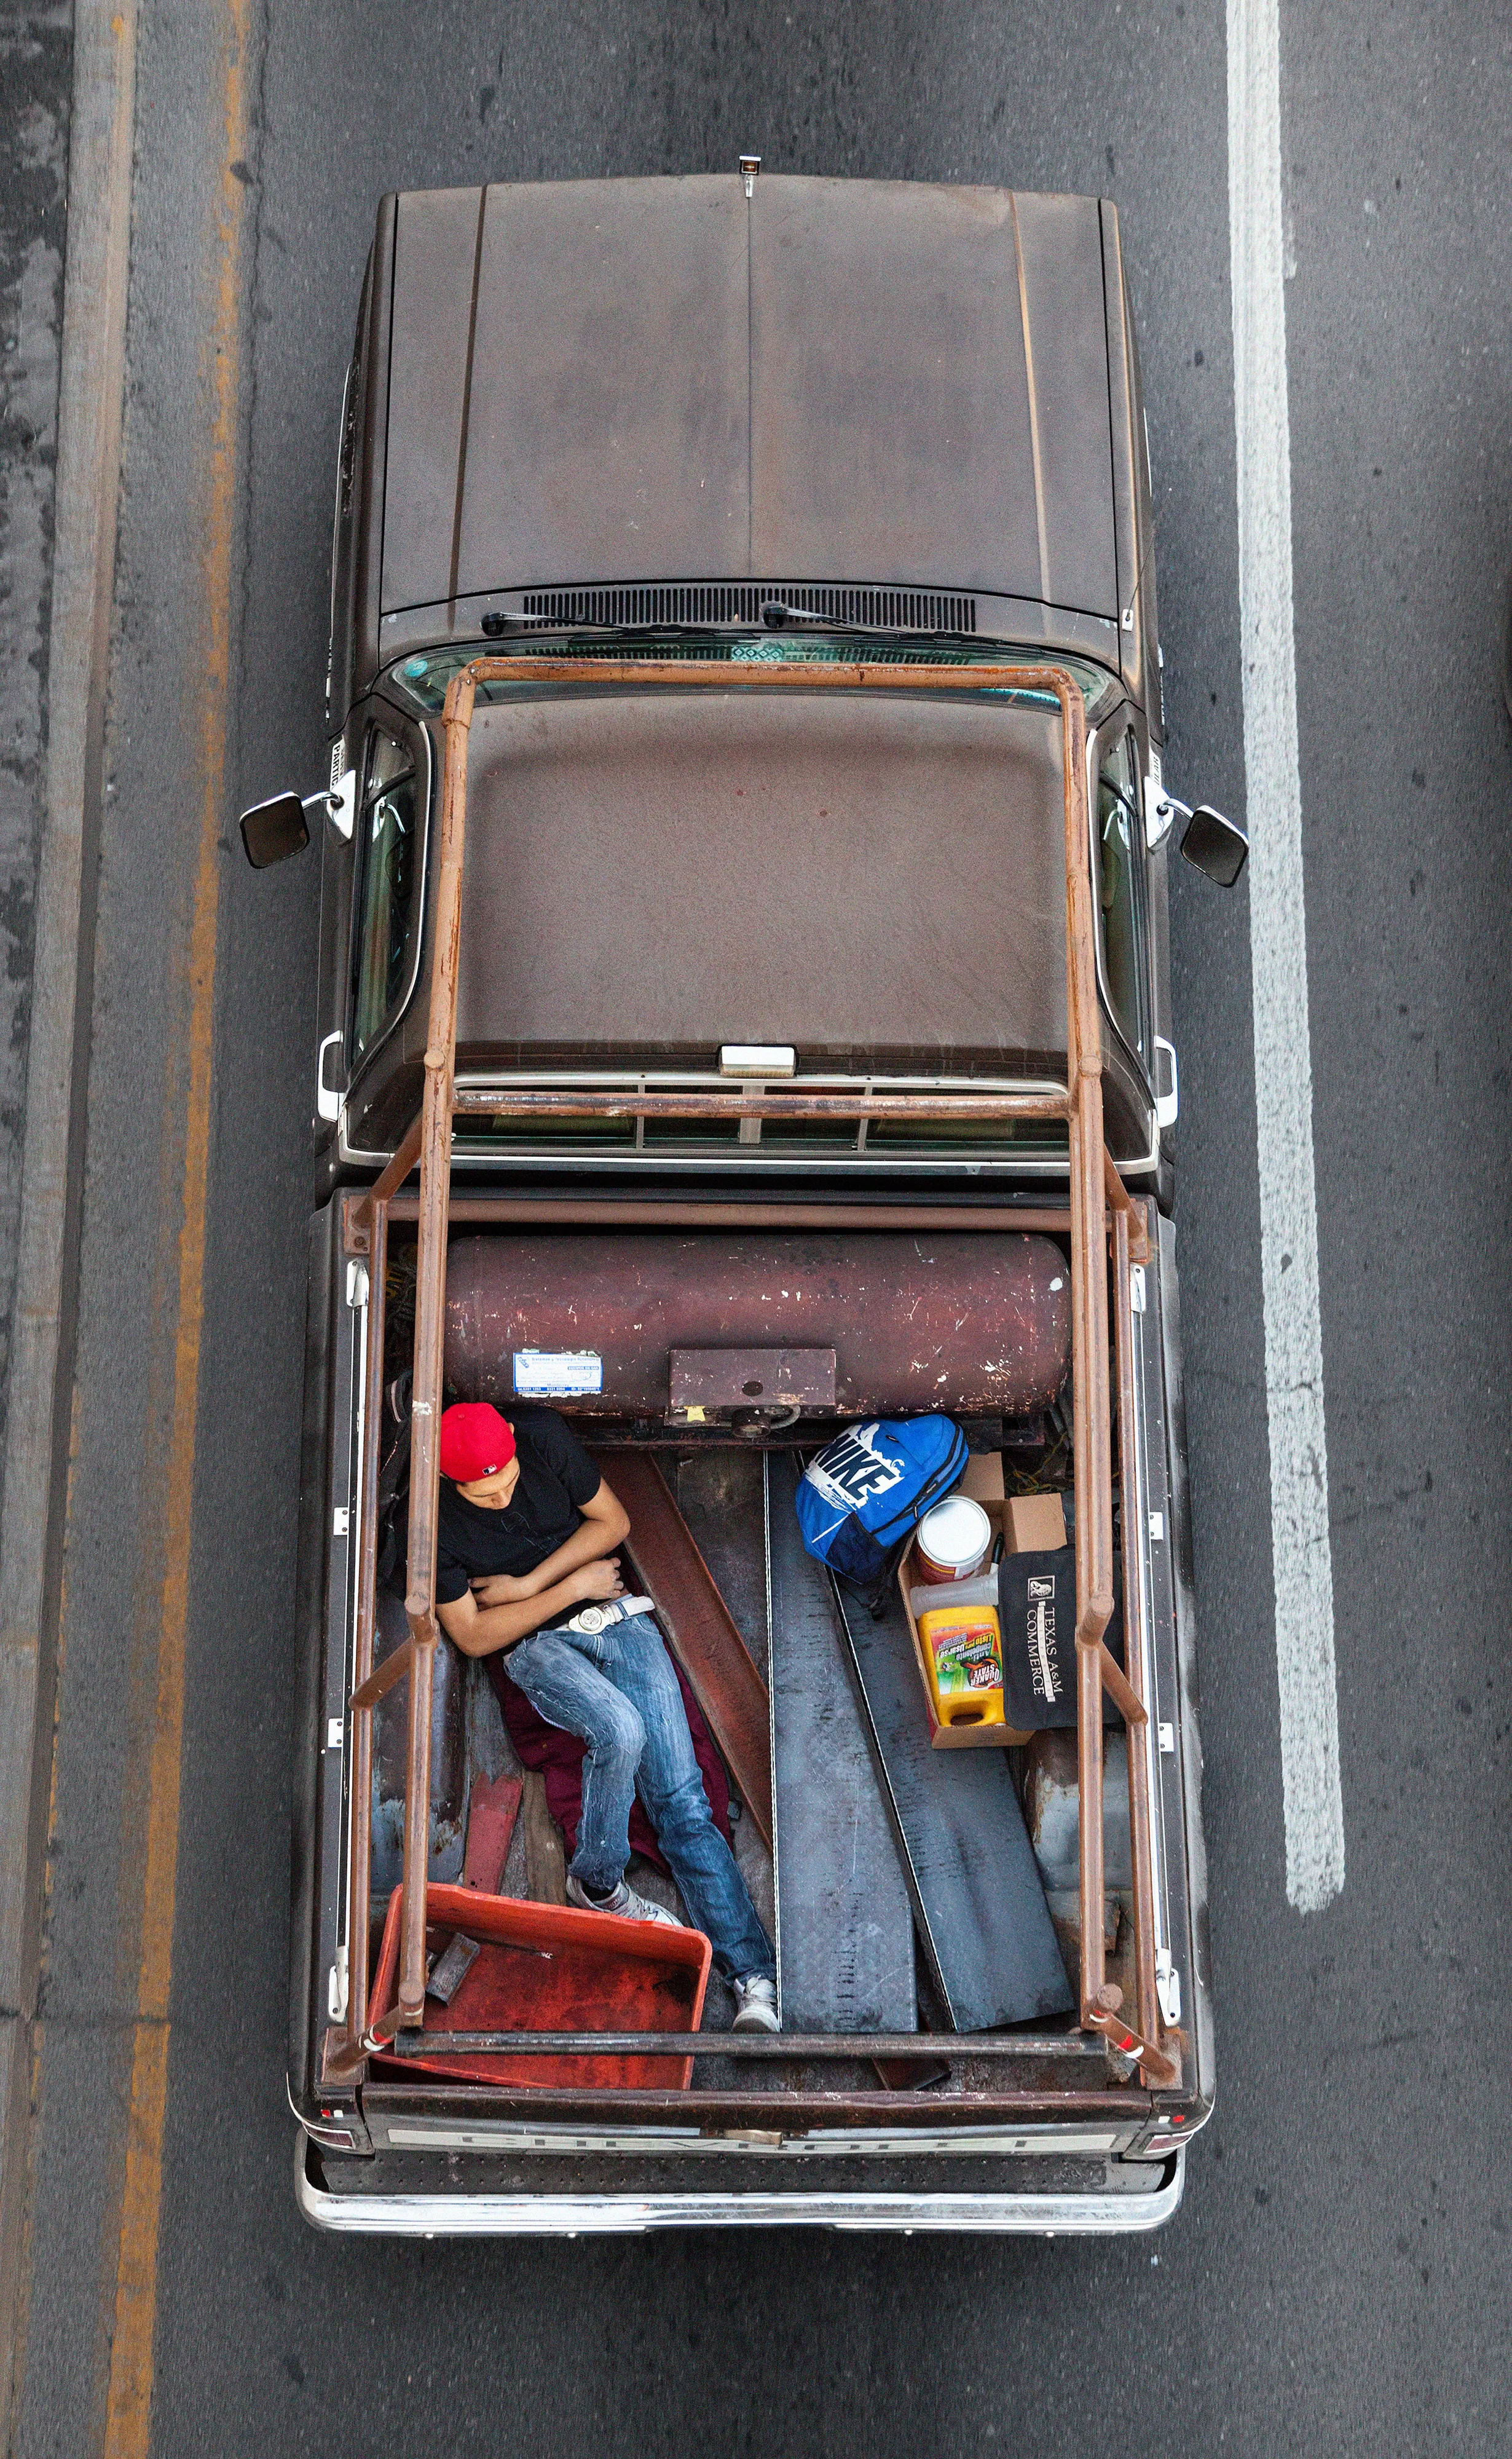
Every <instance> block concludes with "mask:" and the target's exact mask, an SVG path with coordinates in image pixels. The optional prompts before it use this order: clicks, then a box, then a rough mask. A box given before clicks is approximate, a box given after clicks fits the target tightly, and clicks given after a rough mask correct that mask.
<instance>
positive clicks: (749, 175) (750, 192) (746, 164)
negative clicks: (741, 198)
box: [740, 154, 761, 197]
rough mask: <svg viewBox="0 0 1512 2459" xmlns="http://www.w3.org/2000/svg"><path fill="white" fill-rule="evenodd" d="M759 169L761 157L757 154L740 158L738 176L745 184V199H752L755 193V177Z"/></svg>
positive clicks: (744, 155)
mask: <svg viewBox="0 0 1512 2459" xmlns="http://www.w3.org/2000/svg"><path fill="white" fill-rule="evenodd" d="M760 169H761V156H760V155H759V154H743V155H742V156H741V158H740V175H741V178H742V179H744V180H745V182H746V196H747V197H752V196H754V195H755V193H756V175H757V173H758V172H759V171H760Z"/></svg>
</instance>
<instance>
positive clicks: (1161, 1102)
mask: <svg viewBox="0 0 1512 2459" xmlns="http://www.w3.org/2000/svg"><path fill="white" fill-rule="evenodd" d="M1166 1076H1168V1077H1169V1079H1170V1091H1169V1092H1168V1093H1163V1092H1162V1091H1161V1084H1162V1082H1163V1080H1164V1079H1165V1078H1166ZM1180 1108H1181V1084H1180V1082H1179V1080H1178V1078H1177V1074H1176V1044H1175V1043H1174V1042H1173V1041H1167V1040H1166V1037H1165V1035H1164V1034H1160V1033H1157V1035H1156V1036H1155V1124H1156V1125H1157V1127H1158V1128H1159V1129H1160V1131H1161V1133H1162V1134H1163V1135H1164V1134H1165V1132H1166V1128H1167V1127H1173V1126H1174V1125H1175V1124H1176V1114H1177V1112H1178V1111H1179V1110H1180Z"/></svg>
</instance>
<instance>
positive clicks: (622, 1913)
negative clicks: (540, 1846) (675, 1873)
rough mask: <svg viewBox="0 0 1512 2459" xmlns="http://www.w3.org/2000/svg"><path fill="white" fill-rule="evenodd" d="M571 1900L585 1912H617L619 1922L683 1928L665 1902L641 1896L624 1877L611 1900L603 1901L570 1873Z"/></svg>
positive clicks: (569, 1889) (568, 1895)
mask: <svg viewBox="0 0 1512 2459" xmlns="http://www.w3.org/2000/svg"><path fill="white" fill-rule="evenodd" d="M567 1902H569V1903H570V1904H580V1905H581V1906H582V1909H583V1911H584V1912H585V1913H613V1914H614V1916H615V1919H616V1920H617V1921H643V1922H660V1923H661V1924H662V1928H663V1929H682V1928H683V1923H682V1922H680V1921H679V1919H678V1917H677V1915H676V1913H669V1912H668V1911H667V1909H666V1907H665V1905H664V1904H654V1903H653V1902H651V1899H650V1897H649V1896H638V1895H637V1894H636V1891H635V1889H634V1887H632V1886H631V1885H630V1883H629V1881H627V1880H625V1879H621V1880H620V1884H619V1885H618V1887H616V1889H615V1891H614V1894H613V1895H612V1896H611V1897H609V1899H608V1901H607V1902H603V1903H600V1902H599V1899H598V1898H597V1896H591V1895H590V1894H589V1893H588V1890H587V1888H586V1887H585V1886H584V1885H583V1883H582V1881H581V1880H579V1879H575V1878H574V1877H573V1876H572V1874H571V1873H570V1872H569V1873H568V1878H567Z"/></svg>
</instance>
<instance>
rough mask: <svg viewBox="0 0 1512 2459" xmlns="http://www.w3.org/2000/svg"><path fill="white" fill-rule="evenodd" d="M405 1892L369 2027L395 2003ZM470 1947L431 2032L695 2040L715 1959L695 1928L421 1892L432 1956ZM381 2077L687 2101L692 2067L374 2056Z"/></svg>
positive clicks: (393, 1916)
mask: <svg viewBox="0 0 1512 2459" xmlns="http://www.w3.org/2000/svg"><path fill="white" fill-rule="evenodd" d="M403 1904H404V1889H403V1888H402V1887H396V1888H395V1889H394V1891H393V1894H392V1895H391V1896H390V1897H389V1917H388V1919H387V1921H386V1922H385V1923H384V1934H383V1946H382V1948H381V1950H380V1952H379V1957H378V1969H377V1971H376V1973H375V1974H374V1976H373V1985H372V1993H371V2012H370V2014H369V2018H368V2020H369V2022H376V2021H377V2020H378V2018H379V2017H380V2016H382V2015H385V2014H387V2013H388V2011H389V2007H391V2006H392V2005H393V2003H394V2000H395V1997H396V1996H397V1994H398V1974H399V1931H400V1923H401V1922H402V1920H403V1917H404V1915H403ZM458 1929H459V1930H461V1931H463V1932H464V1934H465V1935H466V1936H467V1937H468V1938H475V1939H476V1940H477V1942H478V1944H479V1946H480V1947H481V1949H482V1952H481V1953H480V1954H479V1955H478V1956H477V1957H476V1958H475V1959H474V1961H473V1966H472V1969H471V1970H470V1971H469V1972H468V1974H467V1976H466V1978H465V1980H464V1981H463V1982H462V1985H461V1986H460V1988H459V1989H458V1990H457V1993H456V1995H455V1997H454V1998H453V1999H452V2004H451V2005H450V2007H441V2006H438V2005H437V2003H436V2001H435V2000H434V1999H433V1998H428V1999H427V2000H426V2002H425V2020H424V2029H425V2030H426V2031H427V2032H593V2031H606V2032H696V2031H697V2030H698V2029H699V2028H700V2025H701V2023H702V2020H703V2015H704V1991H705V1989H706V1988H707V1987H708V1977H709V1965H710V1964H711V1963H712V1961H713V1949H712V1948H711V1946H710V1945H709V1943H708V1940H707V1939H706V1938H705V1937H704V1933H703V1931H702V1930H696V1929H666V1928H664V1927H663V1926H662V1923H660V1922H632V1921H620V1920H618V1919H617V1918H616V1916H615V1915H614V1914H613V1913H589V1912H578V1911H577V1910H576V1909H574V1908H572V1907H570V1906H566V1905H558V1904H533V1903H525V1902H521V1901H520V1900H519V1899H518V1898H516V1897H514V1896H484V1895H479V1893H478V1892H477V1890H476V1888H474V1887H442V1886H433V1887H428V1888H427V1889H426V1938H427V1944H428V1946H430V1947H431V1948H434V1947H438V1946H440V1945H442V1944H444V1943H445V1941H446V1939H447V1938H449V1937H450V1936H451V1934H452V1931H453V1930H458ZM373 2065H374V2068H375V2069H376V2070H379V2071H380V2072H382V2073H384V2074H387V2075H421V2074H424V2075H433V2076H435V2077H436V2078H437V2079H438V2080H440V2081H442V2082H446V2083H491V2084H501V2085H505V2086H517V2085H521V2084H538V2085H552V2086H555V2087H556V2088H557V2089H558V2090H560V2089H561V2088H562V2087H563V2086H576V2087H578V2088H579V2089H588V2088H602V2087H604V2086H613V2085H620V2086H623V2087H626V2088H630V2089H633V2090H636V2091H686V2090H687V2088H688V2084H689V2082H690V2081H691V2079H692V2074H693V2061H692V2059H691V2058H654V2057H652V2058H633V2057H602V2058H595V2057H581V2058H550V2057H546V2058H526V2057H488V2056H485V2055H480V2056H478V2057H455V2058H448V2057H439V2058H427V2057H407V2058H391V2057H382V2056H378V2057H375V2058H374V2060H373Z"/></svg>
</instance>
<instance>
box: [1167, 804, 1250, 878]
mask: <svg viewBox="0 0 1512 2459" xmlns="http://www.w3.org/2000/svg"><path fill="white" fill-rule="evenodd" d="M1181 850H1182V852H1183V853H1184V854H1185V856H1186V858H1187V861H1188V862H1189V863H1190V864H1191V865H1192V866H1193V868H1194V869H1195V870H1197V871H1200V872H1202V873H1203V874H1204V876H1205V877H1206V878H1208V879H1211V880H1215V881H1216V882H1217V885H1218V886H1219V887H1220V888H1232V886H1233V884H1234V881H1235V880H1236V879H1237V878H1238V876H1239V873H1240V872H1242V871H1243V869H1244V867H1245V864H1246V862H1247V861H1248V860H1249V856H1250V840H1249V838H1248V837H1247V836H1246V834H1245V832H1244V830H1243V829H1242V828H1240V827H1239V826H1238V824H1237V823H1236V822H1235V821H1233V820H1226V819H1225V818H1224V815H1223V813H1222V811H1215V810H1213V809H1212V808H1211V806H1210V805H1209V804H1207V803H1199V804H1198V806H1197V809H1195V811H1193V813H1192V815H1191V817H1190V819H1189V820H1188V821H1187V826H1186V828H1185V829H1184V830H1183V831H1182V840H1181Z"/></svg>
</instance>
